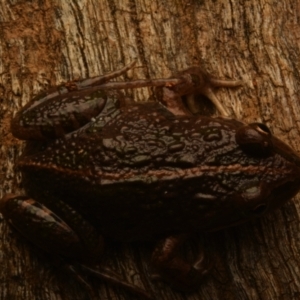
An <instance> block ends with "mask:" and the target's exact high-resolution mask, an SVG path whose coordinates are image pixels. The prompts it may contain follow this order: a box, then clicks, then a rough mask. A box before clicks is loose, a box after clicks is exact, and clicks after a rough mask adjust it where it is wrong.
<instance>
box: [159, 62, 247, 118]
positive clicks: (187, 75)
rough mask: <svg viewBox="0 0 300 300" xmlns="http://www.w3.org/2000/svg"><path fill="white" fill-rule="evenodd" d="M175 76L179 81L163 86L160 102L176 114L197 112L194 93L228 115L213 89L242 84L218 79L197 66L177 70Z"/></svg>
mask: <svg viewBox="0 0 300 300" xmlns="http://www.w3.org/2000/svg"><path fill="white" fill-rule="evenodd" d="M177 78H178V79H181V82H180V83H178V84H175V85H171V86H166V87H164V88H163V95H162V103H163V104H164V105H165V106H166V107H167V108H168V109H169V110H170V111H171V112H172V113H173V114H175V115H177V116H180V115H190V114H191V113H192V114H193V113H197V112H198V110H197V108H196V103H195V97H194V95H204V96H206V97H207V98H208V99H210V100H211V101H212V102H213V103H214V105H215V106H216V108H217V109H218V111H219V112H220V114H221V115H222V116H223V117H228V116H229V113H228V112H227V110H226V108H225V107H224V106H223V105H222V103H221V102H220V101H219V100H218V99H217V97H216V96H215V93H214V91H213V89H214V88H218V87H227V88H233V87H238V86H241V85H242V84H243V82H242V81H240V80H223V79H218V78H216V77H213V76H211V75H209V74H208V73H206V72H205V71H203V70H202V69H201V68H200V67H198V66H194V67H190V68H188V69H186V70H183V71H181V72H179V73H178V75H177ZM182 96H186V99H187V101H186V104H187V107H186V106H185V105H184V103H183V101H182V98H181V97H182Z"/></svg>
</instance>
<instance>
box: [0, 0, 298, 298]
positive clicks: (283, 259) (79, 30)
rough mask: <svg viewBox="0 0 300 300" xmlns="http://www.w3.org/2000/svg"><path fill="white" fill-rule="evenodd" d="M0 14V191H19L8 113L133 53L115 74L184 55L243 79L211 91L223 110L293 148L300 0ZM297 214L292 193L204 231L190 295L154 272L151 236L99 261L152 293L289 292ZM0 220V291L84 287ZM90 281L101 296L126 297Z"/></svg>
mask: <svg viewBox="0 0 300 300" xmlns="http://www.w3.org/2000/svg"><path fill="white" fill-rule="evenodd" d="M0 18H1V23H0V36H1V41H0V43H1V44H0V50H1V57H0V69H1V77H0V89H1V107H0V114H1V135H2V137H1V139H2V146H1V156H0V159H1V164H2V169H1V173H0V174H1V175H0V176H1V182H2V185H1V188H2V191H1V192H2V195H4V194H5V193H8V192H13V193H21V192H22V190H21V189H20V188H21V184H20V182H21V178H20V175H19V173H17V172H16V171H15V170H14V167H13V166H14V163H15V161H16V159H17V157H18V156H19V155H20V153H21V151H22V146H23V143H22V142H20V141H18V140H16V139H15V138H13V137H12V135H11V134H10V132H9V124H10V119H11V117H12V116H13V114H14V113H15V112H16V111H17V110H18V109H19V108H20V107H21V106H23V105H24V104H25V103H27V102H28V101H29V100H30V99H31V98H32V97H33V95H35V94H37V93H38V92H39V91H40V90H42V89H46V88H47V87H49V86H53V85H57V84H59V83H61V82H66V81H68V80H72V79H75V78H86V77H92V76H96V75H99V74H104V73H106V72H109V71H112V70H116V69H118V68H120V67H122V66H124V65H125V64H128V63H130V62H132V61H133V60H136V61H137V66H138V67H136V68H134V69H133V70H132V71H129V72H128V73H127V74H126V75H124V76H122V79H123V80H132V79H141V78H162V77H169V76H170V75H171V74H172V73H174V72H176V71H178V70H181V69H184V68H186V67H189V66H191V65H201V66H203V68H204V69H206V70H207V71H208V72H210V73H211V74H213V75H215V76H218V77H223V78H232V79H242V80H243V81H244V82H245V84H244V86H243V87H242V88H238V89H230V90H229V89H220V90H218V91H217V97H218V98H219V99H222V103H223V104H224V105H225V106H226V107H227V109H228V110H229V111H230V112H231V114H232V117H234V118H237V119H239V120H242V121H244V122H263V123H265V124H267V125H268V126H269V127H270V128H271V130H272V132H273V133H274V134H275V135H276V136H278V137H279V138H281V139H282V140H284V141H285V142H287V143H288V144H290V145H291V146H292V147H293V148H294V149H295V150H296V151H298V152H299V151H300V142H299V141H300V139H299V129H300V122H299V117H298V116H299V115H300V105H299V100H298V92H299V83H300V74H299V69H300V66H299V64H300V60H299V57H300V43H299V38H300V26H299V25H300V24H299V20H300V3H299V2H298V1H293V0H282V1H275V0H269V1H268V0H248V1H226V0H217V1H215V0H208V1H201V0H186V1H183V0H164V1H159V0H151V1H150V0H149V1H147V0H144V1H143V0H119V1H117V0H81V1H71V0H66V1H55V0H45V1H38V0H32V1H22V0H19V1H12V0H10V1H9V0H1V1H0ZM126 93H127V94H128V96H129V97H133V98H134V99H135V100H136V101H146V100H147V99H149V98H152V97H153V89H151V88H143V89H136V90H133V91H127V92H126ZM214 113H215V114H216V115H217V114H218V112H216V111H215V112H214ZM299 215H300V206H299V197H298V196H297V197H296V198H295V199H293V201H291V202H289V203H287V204H285V205H284V206H283V207H282V208H281V209H280V210H278V211H276V212H274V213H271V214H269V215H267V216H266V217H264V218H262V219H260V220H257V221H253V222H251V223H247V224H245V225H242V226H239V227H238V228H232V229H228V230H223V231H220V232H217V233H215V234H211V235H205V236H203V237H202V238H201V240H200V244H201V247H203V249H204V250H205V252H206V253H207V254H208V256H209V257H210V258H211V260H213V261H214V263H215V264H214V267H213V269H212V272H211V274H210V275H209V276H208V277H207V279H206V280H205V281H204V282H203V283H202V284H201V285H199V289H198V290H197V291H195V292H193V293H189V294H185V293H179V292H176V291H174V290H173V289H171V288H170V287H168V285H166V284H163V283H160V282H159V283H157V282H151V280H150V279H149V278H150V276H149V273H150V270H149V269H148V267H147V261H148V260H149V258H150V253H151V247H152V245H148V244H147V245H144V244H142V245H115V244H111V245H108V246H107V248H106V253H105V254H104V263H105V264H107V265H108V266H110V267H111V268H112V269H114V270H115V271H116V272H118V273H119V274H122V276H124V279H126V280H128V281H129V282H132V283H134V284H136V285H138V286H140V287H141V288H144V289H145V290H147V291H149V292H150V293H152V294H153V295H155V297H156V299H190V300H191V299H202V300H208V299H214V300H215V299H220V300H221V299H222V300H224V299H229V300H231V299H266V300H267V299H268V300H269V299H289V300H290V299H298V298H299V297H300V272H299V264H300V252H299V250H298V249H300V239H299ZM0 230H1V242H0V248H1V252H0V265H1V268H0V299H25V300H27V299H30V300H32V299H39V300H48V299H55V300H56V299H75V300H76V299H85V298H86V297H87V296H86V292H85V290H84V289H82V288H81V287H80V286H78V285H77V284H76V281H74V280H72V279H70V278H69V276H68V275H65V274H64V272H62V271H61V270H60V269H57V268H54V267H52V264H51V262H50V260H49V259H48V258H47V256H45V257H44V256H43V257H40V256H39V255H36V253H35V252H34V251H33V247H31V246H30V245H28V243H26V242H24V241H23V240H22V239H19V237H18V235H16V234H15V232H13V231H12V230H11V228H10V227H8V225H7V223H6V222H4V221H2V222H1V223H0ZM92 283H93V287H94V288H95V290H96V292H97V294H98V295H99V299H132V295H130V294H128V293H126V292H124V291H123V290H120V289H116V288H114V287H111V286H110V285H107V284H105V283H102V282H100V283H99V282H98V281H95V280H93V282H92Z"/></svg>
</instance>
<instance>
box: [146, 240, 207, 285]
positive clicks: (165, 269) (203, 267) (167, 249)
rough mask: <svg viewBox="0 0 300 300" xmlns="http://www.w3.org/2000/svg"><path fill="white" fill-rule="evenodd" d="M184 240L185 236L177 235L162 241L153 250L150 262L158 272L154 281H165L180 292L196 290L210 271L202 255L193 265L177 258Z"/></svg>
mask: <svg viewBox="0 0 300 300" xmlns="http://www.w3.org/2000/svg"><path fill="white" fill-rule="evenodd" d="M186 239H187V237H186V236H185V235H177V236H170V237H168V238H166V239H165V240H162V241H161V242H160V243H159V244H158V246H157V247H156V248H155V250H154V252H153V254H152V260H151V263H152V265H153V267H154V269H155V271H156V272H158V276H155V277H154V279H157V278H158V279H163V280H166V281H167V282H169V283H170V284H171V286H172V287H173V288H174V289H178V290H181V291H191V290H193V289H195V288H197V286H198V285H199V283H200V281H201V280H202V279H203V277H204V276H205V275H206V274H207V273H208V272H209V270H210V269H211V264H210V262H209V261H208V260H205V259H203V255H202V257H201V258H200V259H199V260H197V261H196V262H195V263H194V264H193V265H191V264H189V263H187V262H186V261H184V260H183V259H182V258H181V257H180V256H179V254H178V252H179V249H180V247H181V246H182V243H183V242H184V241H185V240H186Z"/></svg>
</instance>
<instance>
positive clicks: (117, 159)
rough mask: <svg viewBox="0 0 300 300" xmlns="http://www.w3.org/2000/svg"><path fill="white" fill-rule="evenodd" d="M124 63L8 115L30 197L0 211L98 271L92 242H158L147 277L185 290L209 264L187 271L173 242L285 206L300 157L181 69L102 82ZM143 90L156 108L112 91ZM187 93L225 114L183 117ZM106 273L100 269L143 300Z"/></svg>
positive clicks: (195, 74)
mask: <svg viewBox="0 0 300 300" xmlns="http://www.w3.org/2000/svg"><path fill="white" fill-rule="evenodd" d="M132 66H133V64H131V65H129V66H128V67H124V68H123V69H121V70H119V71H116V72H112V73H110V74H107V75H104V76H100V77H95V78H91V79H86V80H82V81H74V82H70V83H68V84H64V85H61V86H59V87H56V88H54V89H52V90H50V91H49V92H47V93H45V94H43V95H39V96H38V97H36V98H34V99H33V100H32V101H31V102H30V103H28V104H27V105H26V106H25V107H24V108H23V109H21V111H20V112H18V113H17V115H16V116H15V118H14V119H13V121H12V125H11V129H12V133H13V134H14V136H16V137H17V138H19V139H25V140H27V145H26V148H25V151H24V154H23V156H22V157H21V158H20V160H19V161H18V168H19V169H20V170H21V171H22V174H23V184H24V187H25V190H26V193H27V195H28V196H15V195H7V196H5V197H3V198H2V200H1V202H0V210H1V212H2V214H3V215H4V217H5V218H6V219H8V220H9V222H10V223H11V224H12V225H13V226H14V227H15V228H16V229H17V230H18V231H20V232H21V233H22V234H23V235H24V236H25V237H27V238H28V239H29V240H31V241H32V242H33V243H35V244H36V245H38V246H39V247H40V248H43V249H44V250H47V251H48V252H50V253H52V254H55V255H57V256H60V257H63V258H64V259H66V260H68V261H77V262H80V263H81V265H86V264H88V265H91V264H93V263H95V262H98V260H99V257H100V256H101V255H100V254H101V249H102V247H103V241H102V237H109V238H112V239H114V240H118V241H135V240H139V241H140V240H159V242H158V245H157V247H156V248H155V250H154V252H153V255H152V265H153V266H154V268H155V270H156V271H157V272H158V273H159V274H160V276H161V278H163V279H164V280H166V281H168V282H169V283H170V284H171V285H173V286H174V287H176V288H177V289H181V290H190V289H193V288H196V287H197V286H198V285H199V282H200V281H201V279H202V277H203V276H204V275H205V274H206V273H207V271H208V269H209V267H208V264H207V263H206V261H205V260H199V261H196V262H195V263H194V264H193V265H190V264H188V263H187V262H185V261H184V260H183V259H182V258H181V257H180V256H179V255H178V250H179V248H180V246H181V245H182V243H183V242H184V241H185V240H186V239H187V238H188V237H190V236H192V235H193V234H197V233H199V232H200V233H201V232H207V231H215V230H218V229H221V228H226V227H229V226H233V225H236V224H240V223H242V222H246V221H248V220H250V219H252V218H255V217H258V216H261V215H262V214H264V213H266V212H268V211H270V210H273V209H275V208H277V207H279V206H280V205H281V204H283V203H284V202H286V201H287V200H289V199H291V198H292V197H293V196H294V195H295V194H296V193H297V192H298V190H299V189H300V159H299V156H298V155H297V154H296V153H295V152H294V151H293V150H292V149H291V148H290V147H289V146H287V145H286V144H284V143H283V142H282V141H280V140H279V139H277V138H276V137H274V136H273V135H272V134H271V132H270V130H269V129H268V128H267V126H265V125H263V124H260V123H252V124H249V125H246V124H244V123H242V122H240V121H237V120H234V119H228V118H226V117H225V115H226V114H227V112H226V110H225V109H224V108H223V107H222V105H221V104H220V103H219V101H218V100H217V99H216V97H215V96H214V93H213V88H215V87H235V86H239V85H241V82H240V81H228V80H219V79H216V78H214V77H212V76H210V75H208V74H206V73H205V72H203V71H202V70H201V68H199V67H191V68H188V69H186V70H184V71H181V72H179V73H178V74H177V75H176V76H174V77H173V78H168V79H155V80H137V81H132V82H110V80H111V79H112V78H114V77H116V76H119V75H121V74H123V73H125V72H126V71H127V70H128V69H130V68H131V67H132ZM143 86H156V87H159V88H158V89H159V90H160V92H161V93H160V95H161V99H160V102H155V103H153V102H152V103H151V102H150V103H135V102H134V101H128V99H126V97H125V96H124V94H122V93H121V92H120V89H128V88H137V87H143ZM197 94H203V95H205V96H207V97H208V98H210V99H211V100H212V101H213V102H214V103H215V105H216V106H217V107H218V109H219V111H220V112H221V114H222V115H223V117H217V118H211V117H205V116H199V115H198V114H193V113H194V112H195V98H194V95H197ZM33 199H35V200H33ZM36 200H37V201H39V202H37V201H36ZM40 203H42V204H40ZM46 206H47V208H46ZM107 272H108V273H107ZM107 272H106V271H103V270H102V271H98V273H99V274H100V276H102V278H105V279H107V280H109V281H112V282H115V283H116V282H118V283H119V284H120V285H122V286H123V287H125V288H128V289H129V290H130V291H132V292H135V293H137V294H139V295H141V296H144V297H146V298H147V297H148V296H147V294H146V293H144V292H143V291H142V290H140V289H138V288H137V287H135V286H132V285H130V284H127V283H126V282H124V281H122V280H121V279H120V278H118V277H117V275H115V274H113V273H109V271H107Z"/></svg>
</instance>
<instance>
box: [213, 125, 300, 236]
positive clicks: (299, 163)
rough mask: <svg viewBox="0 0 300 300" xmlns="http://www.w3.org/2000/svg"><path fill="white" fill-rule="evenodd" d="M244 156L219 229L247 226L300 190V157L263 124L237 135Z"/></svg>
mask: <svg viewBox="0 0 300 300" xmlns="http://www.w3.org/2000/svg"><path fill="white" fill-rule="evenodd" d="M236 142H237V144H238V147H239V149H240V150H239V152H238V155H239V157H240V165H239V166H240V168H239V171H240V172H239V174H238V175H237V177H236V179H234V180H235V181H234V182H235V183H236V186H235V188H234V191H233V193H232V195H231V196H232V197H231V200H230V201H228V203H227V205H224V207H223V208H224V209H223V215H224V216H225V215H226V217H224V218H222V219H221V220H216V219H214V221H215V224H214V225H215V228H213V231H214V230H216V229H219V228H224V227H229V226H233V225H236V224H240V223H244V222H246V221H248V220H251V219H253V218H255V217H260V216H262V215H263V214H265V213H267V212H269V211H273V210H274V209H276V208H278V207H280V206H281V205H282V204H284V203H285V202H287V201H288V200H290V199H291V198H292V197H294V196H295V195H296V194H297V193H298V191H299V190H300V157H299V156H298V155H297V154H296V153H295V152H294V150H293V149H291V148H290V147H289V146H288V145H286V144H285V143H284V142H282V141H281V140H279V139H278V138H276V137H274V136H273V135H272V134H271V132H270V131H269V129H268V128H267V127H266V126H265V125H263V124H259V123H252V124H250V125H245V126H242V127H240V128H239V129H238V130H237V132H236Z"/></svg>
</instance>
